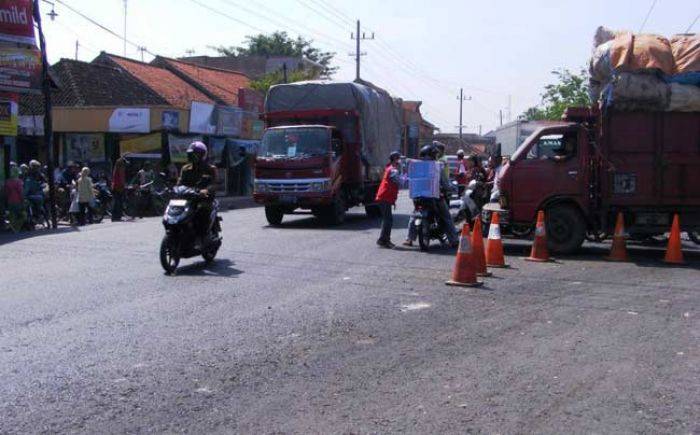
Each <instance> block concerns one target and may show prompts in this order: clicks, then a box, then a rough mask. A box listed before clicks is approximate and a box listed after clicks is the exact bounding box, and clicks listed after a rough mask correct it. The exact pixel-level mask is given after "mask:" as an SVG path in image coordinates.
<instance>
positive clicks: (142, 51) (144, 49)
mask: <svg viewBox="0 0 700 435" xmlns="http://www.w3.org/2000/svg"><path fill="white" fill-rule="evenodd" d="M139 51H140V52H141V62H143V53H144V52H146V51H148V49H147V48H146V47H139Z"/></svg>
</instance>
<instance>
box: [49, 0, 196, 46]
mask: <svg viewBox="0 0 700 435" xmlns="http://www.w3.org/2000/svg"><path fill="white" fill-rule="evenodd" d="M53 1H55V2H56V3H57V4H60V5H62V6H65V7H66V8H67V9H68V10H70V11H71V12H73V13H74V14H77V15H79V16H80V17H82V18H83V19H85V20H87V21H89V22H91V23H92V24H93V25H95V26H97V27H99V28H100V29H102V30H104V31H105V32H107V33H109V34H111V35H112V36H116V37H117V38H119V39H121V40H122V41H126V43H127V44H129V45H131V46H133V47H136V48H137V49H139V50H142V49H143V51H144V52H146V53H148V54H150V55H151V56H156V54H155V53H152V52H151V51H149V50H148V49H146V47H144V46H143V45H140V44H137V43H135V42H132V41H129V40H128V39H126V38H125V37H124V36H122V35H120V34H119V33H117V32H115V31H114V30H112V29H110V28H108V27H106V26H104V25H102V24H100V23H98V22H97V21H95V20H94V19H92V18H90V17H89V16H87V15H85V14H84V13H82V12H80V11H79V10H77V9H75V8H74V7H72V6H71V5H69V4H67V3H66V2H64V1H63V0H53ZM193 1H195V0H193Z"/></svg>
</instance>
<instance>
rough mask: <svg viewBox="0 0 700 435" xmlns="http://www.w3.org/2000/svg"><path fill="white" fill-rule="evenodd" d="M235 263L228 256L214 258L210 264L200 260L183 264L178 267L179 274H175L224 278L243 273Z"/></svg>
mask: <svg viewBox="0 0 700 435" xmlns="http://www.w3.org/2000/svg"><path fill="white" fill-rule="evenodd" d="M233 265H234V263H233V261H231V260H229V259H227V258H222V259H220V260H214V262H213V263H210V264H207V263H205V262H204V261H199V262H196V263H192V264H187V265H185V266H181V267H180V268H178V269H177V274H176V275H175V276H176V277H177V276H178V275H181V276H218V277H222V278H233V277H236V276H238V275H240V274H242V273H243V271H242V270H238V269H236V268H235V267H233Z"/></svg>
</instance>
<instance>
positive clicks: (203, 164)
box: [177, 141, 216, 195]
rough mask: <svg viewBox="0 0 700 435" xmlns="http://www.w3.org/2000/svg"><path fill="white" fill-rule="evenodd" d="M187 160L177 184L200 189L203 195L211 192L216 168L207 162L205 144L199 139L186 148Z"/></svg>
mask: <svg viewBox="0 0 700 435" xmlns="http://www.w3.org/2000/svg"><path fill="white" fill-rule="evenodd" d="M187 161H188V162H189V163H188V164H186V165H185V166H183V167H182V170H181V172H180V179H179V180H178V181H177V184H180V185H183V186H187V187H192V188H194V189H200V192H201V193H202V194H204V195H209V194H212V193H213V185H214V181H215V180H216V168H214V167H213V166H211V165H210V164H209V163H207V146H206V145H204V144H203V143H202V142H200V141H195V142H192V143H191V144H190V146H189V147H188V148H187Z"/></svg>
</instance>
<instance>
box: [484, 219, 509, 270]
mask: <svg viewBox="0 0 700 435" xmlns="http://www.w3.org/2000/svg"><path fill="white" fill-rule="evenodd" d="M486 265H487V266H488V267H509V266H508V265H507V264H506V260H505V258H504V256H503V241H502V240H501V218H500V215H499V214H498V212H493V213H492V214H491V226H489V238H488V240H486Z"/></svg>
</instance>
